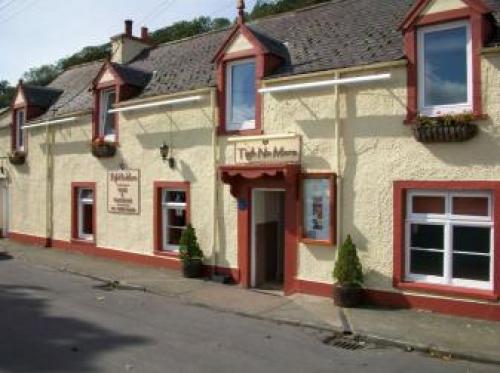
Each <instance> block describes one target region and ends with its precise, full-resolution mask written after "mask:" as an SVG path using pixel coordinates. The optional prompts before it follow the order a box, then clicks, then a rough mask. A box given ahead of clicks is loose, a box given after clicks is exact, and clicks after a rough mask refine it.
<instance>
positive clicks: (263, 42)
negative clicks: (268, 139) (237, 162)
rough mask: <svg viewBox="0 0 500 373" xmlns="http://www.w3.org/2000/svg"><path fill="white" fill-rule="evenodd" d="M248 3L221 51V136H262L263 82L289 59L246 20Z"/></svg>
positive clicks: (218, 59) (241, 5)
mask: <svg viewBox="0 0 500 373" xmlns="http://www.w3.org/2000/svg"><path fill="white" fill-rule="evenodd" d="M244 9H245V3H244V1H239V2H238V23H237V25H236V26H235V27H234V28H233V30H232V31H231V32H230V33H229V35H228V37H227V38H226V40H225V41H224V42H223V43H222V45H221V47H220V48H219V50H218V51H217V53H216V55H215V57H214V59H213V62H214V63H215V64H216V65H217V98H218V104H219V127H218V132H219V134H220V135H233V134H236V135H238V134H239V135H255V134H261V133H262V125H261V122H262V117H261V112H262V97H261V95H260V94H259V93H258V92H257V89H258V87H259V86H260V82H261V81H262V79H264V78H265V77H266V75H269V74H270V73H272V72H273V71H274V70H275V69H276V68H277V67H278V66H279V65H280V64H282V63H283V61H284V60H285V59H286V58H288V57H287V55H288V51H287V50H286V47H285V46H284V45H283V44H282V43H281V42H279V41H277V40H274V39H271V38H269V37H268V36H266V35H265V34H263V33H262V32H261V31H260V30H259V29H258V27H257V26H248V25H246V24H245V19H244Z"/></svg>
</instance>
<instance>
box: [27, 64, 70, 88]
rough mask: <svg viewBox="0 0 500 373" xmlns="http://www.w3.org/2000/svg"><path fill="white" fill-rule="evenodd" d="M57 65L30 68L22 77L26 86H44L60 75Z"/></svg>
mask: <svg viewBox="0 0 500 373" xmlns="http://www.w3.org/2000/svg"><path fill="white" fill-rule="evenodd" d="M61 71H62V70H61V68H60V67H59V66H58V65H43V66H40V67H32V68H31V69H29V70H28V71H27V72H25V73H24V75H23V80H24V81H25V82H26V83H27V84H33V85H40V86H45V85H47V84H49V83H50V82H51V81H53V80H54V79H55V78H57V76H58V75H59V74H60V73H61Z"/></svg>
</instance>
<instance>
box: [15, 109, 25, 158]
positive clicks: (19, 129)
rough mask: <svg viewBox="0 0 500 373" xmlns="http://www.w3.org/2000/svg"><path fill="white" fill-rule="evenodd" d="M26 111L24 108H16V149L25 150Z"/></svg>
mask: <svg viewBox="0 0 500 373" xmlns="http://www.w3.org/2000/svg"><path fill="white" fill-rule="evenodd" d="M25 113H26V112H25V111H24V109H19V110H16V113H15V120H16V126H15V128H16V150H21V151H23V150H24V124H25V120H26V114H25Z"/></svg>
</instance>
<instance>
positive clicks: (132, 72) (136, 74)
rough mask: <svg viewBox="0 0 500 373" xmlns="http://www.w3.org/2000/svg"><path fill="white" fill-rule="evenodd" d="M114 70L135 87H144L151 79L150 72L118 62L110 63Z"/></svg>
mask: <svg viewBox="0 0 500 373" xmlns="http://www.w3.org/2000/svg"><path fill="white" fill-rule="evenodd" d="M111 65H112V66H113V68H114V69H115V71H116V72H117V73H118V75H120V77H121V78H122V79H123V81H124V82H125V83H126V84H130V85H133V86H135V87H140V88H142V87H144V86H145V85H146V84H148V82H149V80H150V79H151V75H152V74H151V72H149V71H144V70H139V69H136V68H133V67H131V66H126V65H120V64H119V63H111Z"/></svg>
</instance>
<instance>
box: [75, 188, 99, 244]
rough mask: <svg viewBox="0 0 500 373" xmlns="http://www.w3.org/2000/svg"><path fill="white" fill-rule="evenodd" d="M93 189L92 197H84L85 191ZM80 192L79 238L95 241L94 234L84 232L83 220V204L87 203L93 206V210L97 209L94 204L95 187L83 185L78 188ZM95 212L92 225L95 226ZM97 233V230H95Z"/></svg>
mask: <svg viewBox="0 0 500 373" xmlns="http://www.w3.org/2000/svg"><path fill="white" fill-rule="evenodd" d="M87 190H89V191H91V192H92V198H82V194H83V192H84V191H87ZM77 193H78V238H79V239H81V240H85V241H93V240H94V235H93V234H86V233H84V232H83V221H84V216H83V206H85V205H91V206H92V211H93V210H94V209H95V205H94V199H95V193H94V189H92V188H85V187H81V188H78V189H77ZM94 216H95V215H94V214H92V226H93V227H95V221H93V220H94ZM94 233H95V232H94Z"/></svg>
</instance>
